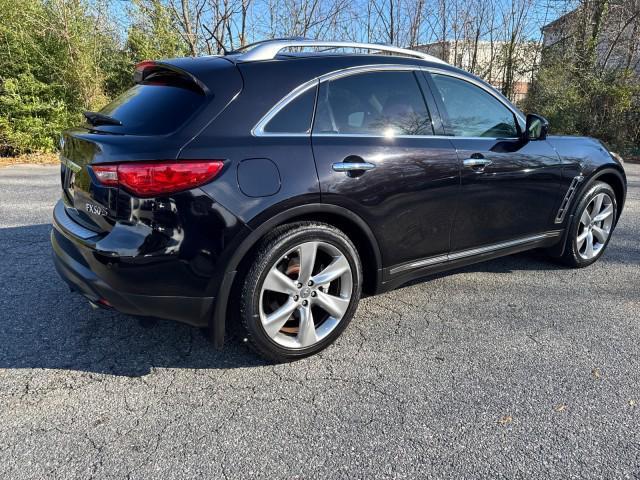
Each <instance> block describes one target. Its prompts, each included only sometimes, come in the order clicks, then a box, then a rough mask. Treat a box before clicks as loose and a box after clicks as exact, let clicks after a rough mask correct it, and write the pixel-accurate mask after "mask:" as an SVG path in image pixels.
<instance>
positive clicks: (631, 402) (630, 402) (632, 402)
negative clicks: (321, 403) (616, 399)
mask: <svg viewBox="0 0 640 480" xmlns="http://www.w3.org/2000/svg"><path fill="white" fill-rule="evenodd" d="M629 406H631V407H635V406H636V401H635V400H634V399H631V400H629Z"/></svg>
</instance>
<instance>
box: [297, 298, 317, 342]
mask: <svg viewBox="0 0 640 480" xmlns="http://www.w3.org/2000/svg"><path fill="white" fill-rule="evenodd" d="M298 313H299V314H300V327H299V329H298V337H297V340H298V343H299V344H300V346H301V347H308V346H309V345H313V344H314V343H316V342H317V341H318V336H317V335H316V326H315V323H314V322H313V313H311V308H309V307H300V308H298Z"/></svg>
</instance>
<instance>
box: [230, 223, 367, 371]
mask: <svg viewBox="0 0 640 480" xmlns="http://www.w3.org/2000/svg"><path fill="white" fill-rule="evenodd" d="M308 241H322V242H326V243H329V244H331V245H333V246H334V247H336V248H337V249H339V250H340V252H341V253H342V254H343V255H344V256H345V258H346V259H347V261H348V262H349V266H350V267H351V273H352V275H353V289H352V293H351V302H350V303H349V307H348V308H347V310H346V312H345V314H344V316H343V317H342V320H340V322H339V323H338V325H337V326H336V327H335V329H334V330H333V331H332V332H331V333H329V334H328V335H327V336H326V337H325V338H324V339H323V340H322V341H320V342H318V343H316V344H315V345H312V346H310V347H306V348H301V349H292V348H287V347H284V346H282V345H280V344H278V343H276V342H275V341H274V340H273V339H271V337H269V336H268V335H267V333H266V331H265V330H264V327H263V326H262V321H261V319H260V313H259V311H260V310H259V308H260V293H261V289H262V284H263V282H264V280H265V278H266V276H267V275H268V273H269V271H270V269H271V268H272V267H273V265H274V264H275V263H276V262H277V261H278V260H279V259H280V258H281V257H282V256H283V255H284V254H285V253H287V252H288V251H289V250H291V249H292V248H294V247H295V246H297V245H300V244H302V243H305V242H308ZM361 291H362V267H361V265H360V258H359V256H358V252H357V251H356V249H355V247H354V246H353V244H352V243H351V241H350V240H349V238H348V237H347V236H346V235H344V234H343V233H342V232H341V231H339V230H337V229H334V228H332V227H330V226H328V225H322V224H315V225H313V226H311V225H305V226H300V227H298V228H293V229H292V230H290V231H286V232H284V233H283V234H282V235H280V236H277V237H276V238H274V239H273V240H272V241H271V242H267V244H266V245H265V246H264V248H263V249H261V250H260V252H259V253H258V257H257V258H256V261H255V263H254V265H253V266H252V268H251V269H250V270H249V272H248V273H247V277H246V280H245V286H244V288H243V293H242V298H241V314H242V316H243V323H244V325H245V328H246V329H247V333H249V335H250V337H251V341H252V342H253V343H254V345H255V346H256V347H257V348H258V350H259V351H260V352H261V353H263V354H266V355H267V356H269V357H271V358H273V359H274V360H279V361H286V360H293V359H296V358H302V357H306V356H309V355H312V354H314V353H316V352H319V351H320V350H323V349H324V348H326V347H327V346H329V345H330V344H331V343H333V342H334V341H335V340H336V338H338V336H340V334H341V333H342V332H343V331H344V329H345V328H346V327H347V325H348V324H349V322H350V320H351V318H352V317H353V315H354V313H355V311H356V309H357V307H358V301H359V299H360V294H361Z"/></svg>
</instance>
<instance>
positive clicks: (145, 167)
mask: <svg viewBox="0 0 640 480" xmlns="http://www.w3.org/2000/svg"><path fill="white" fill-rule="evenodd" d="M223 165H224V164H223V162H222V161H221V160H182V161H178V162H131V163H120V164H118V165H94V166H93V167H92V169H93V172H94V173H95V175H96V178H97V179H98V181H99V182H100V183H102V184H103V185H107V186H120V187H122V188H124V189H126V190H128V191H129V192H131V193H133V194H134V195H137V196H139V197H153V196H156V195H167V194H169V193H175V192H179V191H181V190H189V189H190V188H195V187H199V186H200V185H203V184H205V183H207V182H210V181H211V180H213V179H214V178H215V177H216V175H218V173H220V171H221V170H222V167H223Z"/></svg>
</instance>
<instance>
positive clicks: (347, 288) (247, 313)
mask: <svg viewBox="0 0 640 480" xmlns="http://www.w3.org/2000/svg"><path fill="white" fill-rule="evenodd" d="M361 285H362V267H361V265H360V258H359V256H358V252H357V250H356V248H355V247H354V245H353V244H352V243H351V241H350V240H349V238H348V237H347V236H346V235H345V234H344V233H343V232H341V231H340V230H338V229H336V228H334V227H332V226H330V225H327V224H323V223H314V222H301V223H296V224H292V225H285V226H283V227H279V228H278V229H276V230H275V231H274V232H273V233H272V234H271V235H270V236H269V237H268V238H267V239H265V241H264V242H263V243H262V244H261V246H260V247H259V249H258V251H257V254H256V256H255V259H254V262H253V264H252V266H251V267H250V269H249V271H248V272H247V274H246V276H245V278H244V285H243V289H242V293H241V298H240V315H241V319H242V323H243V325H244V328H245V330H246V335H247V339H248V340H249V341H250V343H251V345H252V346H253V347H254V349H255V350H257V352H258V353H260V354H261V355H263V356H264V357H267V358H269V359H271V360H275V361H288V360H294V359H296V358H302V357H306V356H309V355H312V354H314V353H317V352H319V351H320V350H322V349H324V348H326V347H327V346H328V345H329V344H331V343H332V342H333V341H334V340H335V339H336V338H337V337H338V336H339V335H340V333H341V332H342V331H343V330H344V329H345V328H346V326H347V324H348V323H349V321H350V320H351V318H352V317H353V314H354V313H355V310H356V308H357V305H358V301H359V299H360V293H361Z"/></svg>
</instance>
